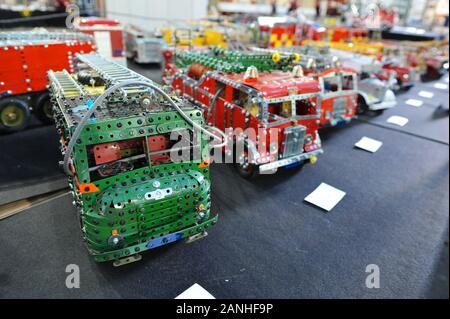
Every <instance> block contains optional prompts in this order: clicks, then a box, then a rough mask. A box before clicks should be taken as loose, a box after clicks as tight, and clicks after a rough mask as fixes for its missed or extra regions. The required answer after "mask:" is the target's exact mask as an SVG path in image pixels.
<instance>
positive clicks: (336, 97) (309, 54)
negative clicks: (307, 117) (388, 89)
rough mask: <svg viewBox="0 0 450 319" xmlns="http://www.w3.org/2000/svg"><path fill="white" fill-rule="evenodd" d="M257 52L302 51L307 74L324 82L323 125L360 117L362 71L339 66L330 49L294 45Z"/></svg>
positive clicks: (321, 109) (290, 53)
mask: <svg viewBox="0 0 450 319" xmlns="http://www.w3.org/2000/svg"><path fill="white" fill-rule="evenodd" d="M252 50H253V51H254V52H265V53H270V54H279V55H280V57H284V56H290V55H293V54H298V56H299V58H298V61H296V62H294V65H300V66H301V67H302V69H303V72H304V74H305V75H307V76H310V77H312V78H314V79H316V80H317V81H319V83H320V88H321V103H320V112H321V116H320V125H321V127H324V126H335V125H341V124H345V123H348V122H350V121H351V120H352V119H353V118H354V117H356V113H357V106H358V103H357V102H358V74H357V72H356V71H355V70H354V69H351V68H345V67H341V66H339V63H338V61H337V60H335V59H334V58H333V57H332V56H331V55H330V54H329V52H328V51H327V50H321V49H318V48H317V47H308V46H301V47H291V48H282V49H260V48H252Z"/></svg>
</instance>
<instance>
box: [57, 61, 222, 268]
mask: <svg viewBox="0 0 450 319" xmlns="http://www.w3.org/2000/svg"><path fill="white" fill-rule="evenodd" d="M48 77H49V81H50V91H51V94H52V101H53V107H54V116H55V123H56V127H57V130H58V132H59V134H60V136H61V149H62V153H63V155H64V156H65V157H64V162H63V167H64V170H65V172H66V173H67V174H68V175H69V183H70V186H71V188H72V195H73V197H74V205H76V207H77V208H78V209H79V212H80V215H79V217H80V221H81V227H82V232H83V237H84V240H85V242H86V244H87V248H88V250H89V252H90V254H92V255H93V256H94V258H95V260H96V261H97V262H105V261H114V265H115V266H120V265H123V264H127V263H130V262H133V261H137V260H139V259H141V256H140V255H139V253H141V252H143V251H146V250H151V249H154V248H157V247H160V246H162V245H166V244H170V243H173V242H175V241H179V240H181V239H184V238H187V239H189V240H196V239H200V238H202V237H204V236H206V235H207V233H206V230H207V229H208V228H209V227H211V226H212V225H214V224H215V223H216V222H217V216H215V217H211V215H210V209H211V191H210V177H209V176H210V175H209V174H210V172H209V160H208V156H209V152H208V148H207V144H206V141H207V139H206V138H205V136H204V134H202V131H196V132H194V131H195V130H194V127H195V126H197V127H200V128H202V127H203V126H204V120H203V116H202V114H201V112H200V111H199V110H198V109H196V108H194V107H193V106H192V105H191V104H189V103H187V102H186V101H182V100H181V99H179V98H177V97H176V96H174V95H173V94H171V93H170V92H168V93H166V92H167V91H166V90H163V88H161V87H160V86H158V85H157V84H155V83H154V82H152V81H151V80H149V79H147V78H144V77H142V76H141V75H138V74H137V73H135V72H133V71H131V70H129V69H127V68H125V67H123V66H120V65H118V64H116V63H113V62H111V61H109V60H106V59H104V58H103V57H101V56H100V55H98V54H90V55H77V61H76V65H75V69H74V73H73V74H69V72H67V71H62V72H49V75H48ZM175 130H176V131H177V132H178V133H180V132H182V131H183V132H185V131H186V132H187V134H183V135H182V137H183V138H185V139H186V140H185V141H184V142H185V143H182V144H179V143H177V140H176V139H175V140H172V139H171V138H172V137H171V134H172V133H174V131H175ZM180 134H181V133H180ZM180 151H184V152H185V154H186V152H187V156H184V157H183V159H184V160H183V161H178V160H174V158H173V156H172V152H175V153H176V154H178V152H180ZM196 152H200V153H201V154H199V156H195V155H194V154H197V153H196Z"/></svg>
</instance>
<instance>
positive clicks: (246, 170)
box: [234, 163, 258, 179]
mask: <svg viewBox="0 0 450 319" xmlns="http://www.w3.org/2000/svg"><path fill="white" fill-rule="evenodd" d="M234 165H235V167H236V170H237V172H238V173H239V175H241V177H243V178H245V179H252V178H254V177H256V176H257V175H258V168H257V167H256V165H254V164H247V166H243V165H242V164H240V163H235V164H234Z"/></svg>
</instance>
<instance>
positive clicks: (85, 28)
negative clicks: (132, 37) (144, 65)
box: [75, 17, 127, 66]
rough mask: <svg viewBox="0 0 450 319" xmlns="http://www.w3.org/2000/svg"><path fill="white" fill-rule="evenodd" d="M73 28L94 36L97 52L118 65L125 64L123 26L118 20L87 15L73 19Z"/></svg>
mask: <svg viewBox="0 0 450 319" xmlns="http://www.w3.org/2000/svg"><path fill="white" fill-rule="evenodd" d="M75 29H76V30H77V31H80V32H82V33H85V34H88V35H91V36H93V37H94V39H95V42H96V43H97V47H98V52H99V53H100V54H101V55H103V56H104V57H105V58H108V59H110V60H112V61H114V62H116V63H119V64H120V65H124V66H126V65H127V58H126V56H125V41H124V28H123V25H122V24H121V23H120V22H119V21H118V20H111V19H105V18H97V17H88V18H84V17H83V18H78V19H76V20H75Z"/></svg>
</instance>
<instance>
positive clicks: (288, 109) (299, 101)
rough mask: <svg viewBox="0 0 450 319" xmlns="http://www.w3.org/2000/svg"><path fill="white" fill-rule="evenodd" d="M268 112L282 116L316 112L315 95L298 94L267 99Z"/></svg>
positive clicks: (293, 116)
mask: <svg viewBox="0 0 450 319" xmlns="http://www.w3.org/2000/svg"><path fill="white" fill-rule="evenodd" d="M278 100H281V101H278ZM268 105H269V113H271V114H275V115H277V116H281V117H284V118H295V117H298V116H304V115H314V114H316V112H317V108H316V102H315V95H309V94H308V95H305V96H302V95H298V96H295V97H286V98H282V99H273V100H269V101H268Z"/></svg>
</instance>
